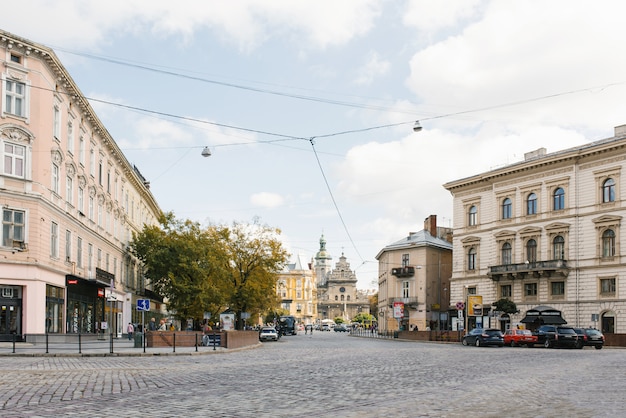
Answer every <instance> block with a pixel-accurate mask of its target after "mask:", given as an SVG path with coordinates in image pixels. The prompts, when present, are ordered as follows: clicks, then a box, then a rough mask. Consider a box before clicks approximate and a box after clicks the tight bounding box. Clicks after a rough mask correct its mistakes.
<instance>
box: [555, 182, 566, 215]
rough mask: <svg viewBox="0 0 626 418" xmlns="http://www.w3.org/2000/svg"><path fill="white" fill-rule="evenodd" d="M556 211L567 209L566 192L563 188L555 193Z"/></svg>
mask: <svg viewBox="0 0 626 418" xmlns="http://www.w3.org/2000/svg"><path fill="white" fill-rule="evenodd" d="M553 209H554V210H563V209H565V190H563V188H562V187H559V188H557V189H556V190H555V191H554V206H553Z"/></svg>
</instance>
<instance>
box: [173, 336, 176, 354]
mask: <svg viewBox="0 0 626 418" xmlns="http://www.w3.org/2000/svg"><path fill="white" fill-rule="evenodd" d="M172 336H173V337H174V341H173V343H172V348H173V349H174V351H173V353H175V352H176V333H174V334H172Z"/></svg>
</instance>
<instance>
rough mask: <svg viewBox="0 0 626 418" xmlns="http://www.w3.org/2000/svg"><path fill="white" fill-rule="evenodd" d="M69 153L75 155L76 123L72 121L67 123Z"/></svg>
mask: <svg viewBox="0 0 626 418" xmlns="http://www.w3.org/2000/svg"><path fill="white" fill-rule="evenodd" d="M67 151H68V152H69V153H70V154H74V123H73V122H72V121H71V120H70V121H69V122H68V123H67Z"/></svg>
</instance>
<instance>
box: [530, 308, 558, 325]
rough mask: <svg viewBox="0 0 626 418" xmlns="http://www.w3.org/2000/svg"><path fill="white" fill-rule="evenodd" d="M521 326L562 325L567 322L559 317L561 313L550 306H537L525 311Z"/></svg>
mask: <svg viewBox="0 0 626 418" xmlns="http://www.w3.org/2000/svg"><path fill="white" fill-rule="evenodd" d="M520 322H521V323H523V324H534V323H536V324H540V325H544V324H545V325H562V324H567V321H566V320H564V319H563V317H562V316H561V311H559V310H557V309H554V308H552V307H550V306H537V307H535V308H533V309H529V310H527V311H526V316H525V317H524V319H522V320H521V321H520Z"/></svg>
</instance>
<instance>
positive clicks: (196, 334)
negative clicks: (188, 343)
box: [195, 332, 198, 351]
mask: <svg viewBox="0 0 626 418" xmlns="http://www.w3.org/2000/svg"><path fill="white" fill-rule="evenodd" d="M195 336H196V351H198V333H197V332H196V333H195Z"/></svg>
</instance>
